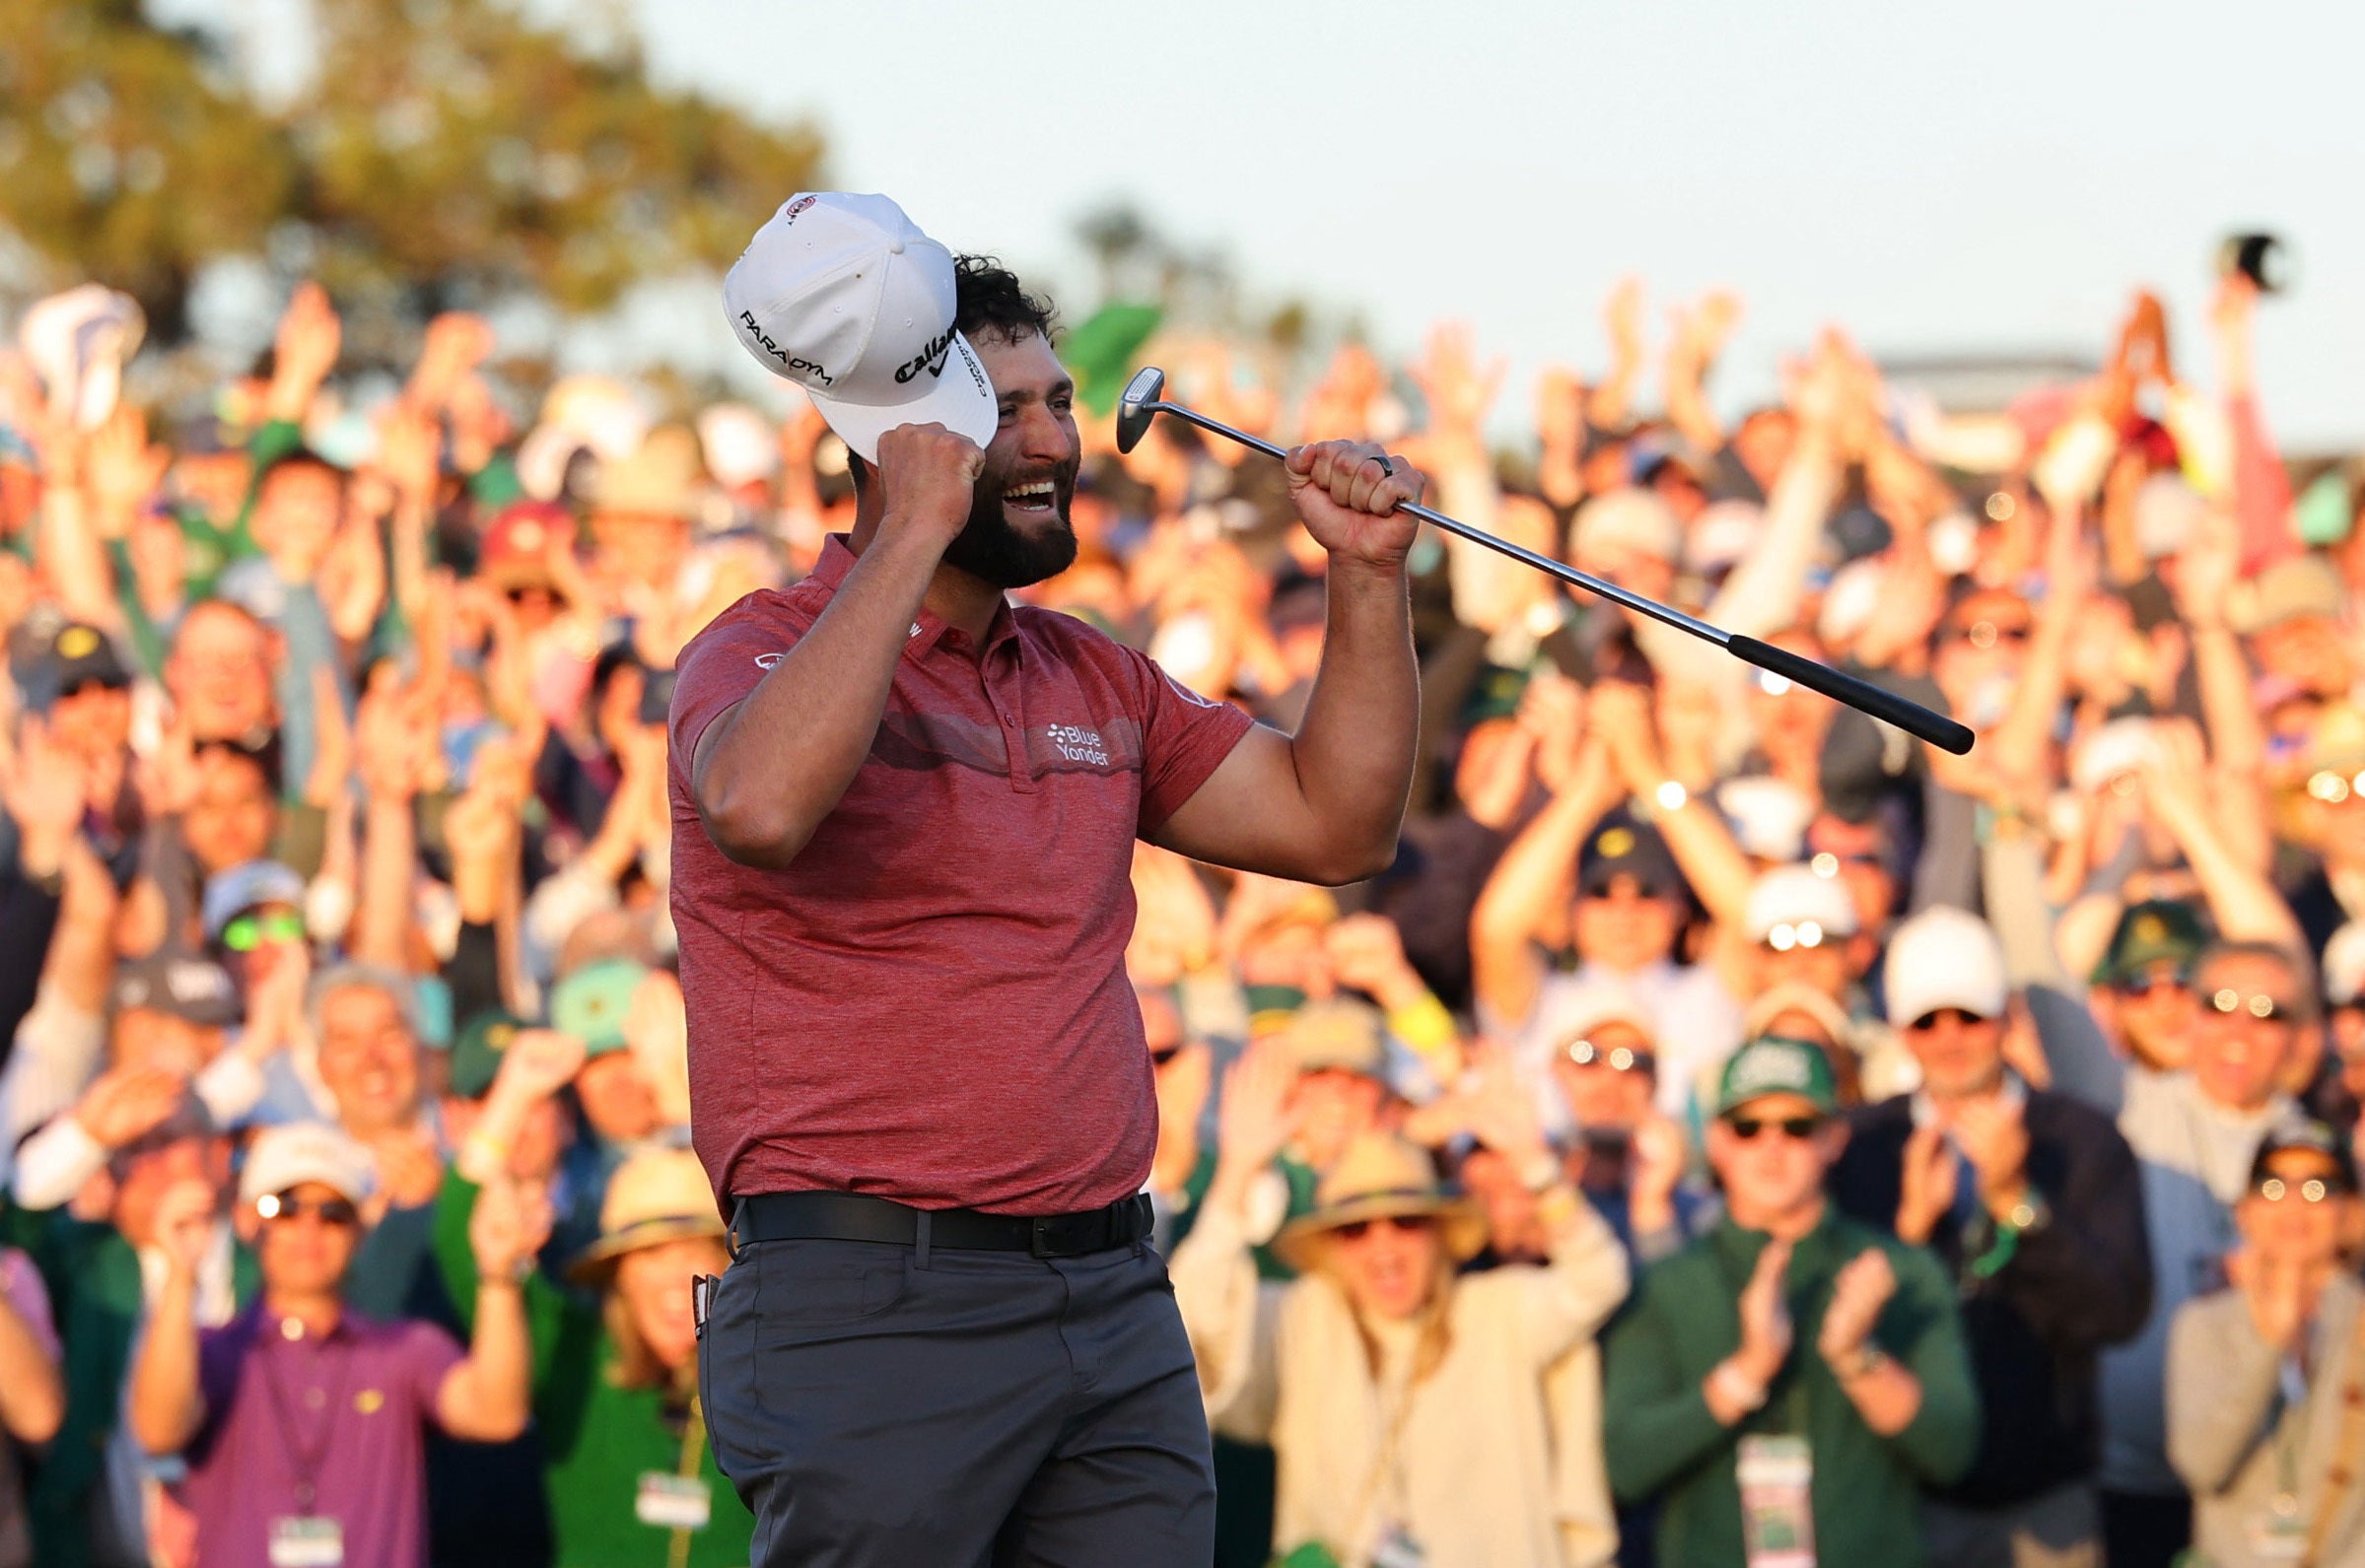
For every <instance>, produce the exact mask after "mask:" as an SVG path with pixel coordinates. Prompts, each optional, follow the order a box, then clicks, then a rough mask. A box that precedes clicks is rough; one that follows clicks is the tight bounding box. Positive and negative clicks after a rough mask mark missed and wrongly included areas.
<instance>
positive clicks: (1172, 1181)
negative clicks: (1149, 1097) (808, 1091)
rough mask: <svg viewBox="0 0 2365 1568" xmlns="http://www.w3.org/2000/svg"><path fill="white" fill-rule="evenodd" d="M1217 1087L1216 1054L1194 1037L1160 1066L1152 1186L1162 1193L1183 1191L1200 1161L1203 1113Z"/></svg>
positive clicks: (1150, 1182)
mask: <svg viewBox="0 0 2365 1568" xmlns="http://www.w3.org/2000/svg"><path fill="white" fill-rule="evenodd" d="M1214 1086H1215V1057H1214V1055H1213V1054H1212V1053H1211V1052H1210V1051H1209V1050H1208V1048H1207V1047H1206V1046H1205V1045H1202V1044H1201V1043H1200V1042H1198V1041H1196V1040H1193V1041H1188V1042H1186V1043H1185V1044H1184V1045H1183V1046H1182V1048H1181V1049H1180V1050H1178V1051H1176V1052H1175V1053H1174V1055H1173V1056H1172V1057H1169V1058H1167V1061H1166V1064H1165V1065H1164V1066H1162V1067H1160V1068H1158V1069H1157V1075H1156V1082H1155V1088H1156V1091H1157V1103H1158V1146H1157V1155H1156V1157H1155V1159H1154V1160H1153V1161H1152V1162H1151V1166H1150V1172H1149V1185H1150V1186H1151V1187H1152V1188H1155V1189H1157V1190H1158V1191H1159V1192H1165V1193H1174V1192H1180V1191H1181V1190H1182V1186H1183V1184H1184V1183H1185V1182H1187V1181H1189V1180H1190V1179H1191V1171H1192V1168H1193V1167H1195V1166H1196V1165H1198V1163H1199V1115H1200V1113H1201V1112H1202V1111H1205V1110H1206V1109H1207V1097H1208V1092H1209V1090H1211V1089H1212V1088H1213V1087H1214Z"/></svg>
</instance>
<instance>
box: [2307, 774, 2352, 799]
mask: <svg viewBox="0 0 2365 1568" xmlns="http://www.w3.org/2000/svg"><path fill="white" fill-rule="evenodd" d="M2308 794H2309V796H2310V797H2311V798H2313V799H2317V800H2321V801H2323V802H2324V803H2325V804H2326V805H2330V806H2336V805H2339V804H2340V803H2341V802H2342V801H2345V800H2353V799H2356V798H2357V797H2359V796H2365V773H2358V774H2337V773H2334V772H2332V770H2330V768H2320V769H2318V770H2317V771H2316V772H2314V773H2312V774H2310V775H2309V776H2308Z"/></svg>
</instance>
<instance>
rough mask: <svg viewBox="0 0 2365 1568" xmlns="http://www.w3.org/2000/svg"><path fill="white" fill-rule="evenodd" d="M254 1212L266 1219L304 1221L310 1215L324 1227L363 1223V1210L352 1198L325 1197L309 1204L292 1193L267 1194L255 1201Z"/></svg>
mask: <svg viewBox="0 0 2365 1568" xmlns="http://www.w3.org/2000/svg"><path fill="white" fill-rule="evenodd" d="M254 1211H255V1212H256V1213H257V1214H260V1215H261V1216H262V1217H263V1218H265V1219H270V1220H285V1219H302V1218H303V1217H304V1216H305V1215H307V1214H310V1215H311V1216H312V1217H313V1218H314V1219H316V1220H318V1221H319V1222H320V1223H321V1224H323V1225H336V1226H349V1225H357V1224H359V1223H361V1217H362V1216H361V1210H360V1209H358V1208H355V1207H354V1206H353V1202H352V1200H351V1199H350V1198H342V1197H324V1198H321V1199H320V1200H319V1201H318V1202H316V1203H307V1202H306V1201H305V1200H304V1199H302V1198H300V1197H298V1196H296V1195H295V1194H293V1193H264V1194H263V1195H262V1196H260V1197H258V1198H256V1199H255V1200H254Z"/></svg>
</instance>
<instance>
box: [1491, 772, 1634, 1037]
mask: <svg viewBox="0 0 2365 1568" xmlns="http://www.w3.org/2000/svg"><path fill="white" fill-rule="evenodd" d="M1624 793H1625V791H1624V788H1623V786H1622V785H1621V784H1620V782H1619V779H1618V770H1617V765H1616V764H1615V763H1614V762H1612V761H1611V759H1610V754H1609V748H1608V747H1607V746H1605V745H1603V744H1602V743H1601V742H1600V741H1598V740H1595V739H1591V738H1588V739H1587V740H1586V741H1585V742H1584V743H1583V745H1582V747H1581V748H1580V749H1579V751H1578V753H1577V761H1576V766H1575V768H1574V769H1573V770H1572V771H1571V772H1570V774H1569V776H1568V780H1567V782H1566V783H1565V784H1564V785H1563V786H1562V787H1561V788H1560V789H1558V790H1557V791H1555V792H1554V794H1553V797H1552V799H1551V801H1550V802H1548V803H1547V804H1546V805H1545V807H1544V809H1543V810H1542V811H1540V812H1538V813H1537V814H1536V817H1535V820H1534V821H1532V822H1530V823H1529V824H1528V825H1527V826H1526V827H1525V828H1524V829H1522V830H1521V831H1520V834H1519V837H1517V838H1516V839H1513V840H1512V841H1511V847H1510V848H1509V849H1507V850H1505V851H1503V852H1502V858H1501V859H1499V860H1497V861H1496V862H1495V869H1494V871H1493V872H1492V873H1490V874H1489V875H1488V877H1487V885H1486V886H1485V887H1484V888H1483V889H1481V890H1480V892H1479V895H1478V904H1477V906H1476V907H1475V908H1473V909H1472V910H1471V912H1470V960H1471V985H1472V988H1473V989H1474V990H1475V992H1476V994H1477V998H1478V1004H1479V1007H1480V1008H1481V1009H1482V1014H1483V1015H1484V1016H1488V1017H1492V1018H1493V1019H1494V1020H1496V1024H1497V1025H1498V1026H1507V1025H1510V1024H1515V1023H1516V1022H1517V1021H1518V1020H1520V1019H1523V1018H1525V1017H1526V1016H1527V1015H1528V1012H1529V1010H1530V1009H1531V1008H1533V1007H1534V1006H1535V1002H1536V991H1537V989H1538V988H1539V987H1540V986H1542V984H1543V982H1544V957H1543V955H1542V954H1541V953H1539V952H1538V951H1537V950H1536V932H1537V931H1538V930H1539V929H1540V928H1542V927H1543V925H1544V924H1545V922H1546V920H1548V919H1549V918H1550V916H1551V914H1552V909H1553V904H1554V903H1555V901H1556V900H1557V901H1564V902H1565V900H1566V899H1567V897H1568V894H1569V877H1570V873H1571V871H1572V870H1573V868H1574V866H1575V865H1576V852H1577V851H1578V849H1580V848H1581V847H1582V846H1583V844H1584V842H1585V835H1586V834H1588V833H1591V832H1592V831H1593V825H1594V824H1595V823H1597V822H1599V821H1600V820H1601V819H1602V817H1603V815H1604V814H1605V813H1607V812H1608V811H1609V809H1610V807H1611V806H1613V805H1615V804H1616V803H1617V802H1618V800H1619V799H1620V798H1621V797H1622V795H1623V794H1624Z"/></svg>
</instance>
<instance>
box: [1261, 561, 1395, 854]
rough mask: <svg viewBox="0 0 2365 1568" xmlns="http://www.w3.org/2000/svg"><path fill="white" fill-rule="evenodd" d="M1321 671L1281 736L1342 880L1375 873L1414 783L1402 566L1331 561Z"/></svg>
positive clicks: (1391, 847)
mask: <svg viewBox="0 0 2365 1568" xmlns="http://www.w3.org/2000/svg"><path fill="white" fill-rule="evenodd" d="M1329 594H1330V620H1329V627H1328V631H1327V633H1326V635H1325V637H1324V640H1323V645H1322V668H1321V671H1320V673H1319V674H1317V675H1316V676H1315V679H1314V691H1313V696H1312V698H1311V699H1310V700H1309V701H1308V702H1307V704H1306V710H1305V718H1304V721H1303V722H1302V723H1300V724H1299V725H1298V726H1297V733H1296V735H1295V736H1294V737H1293V738H1292V739H1291V740H1290V742H1289V751H1290V756H1291V759H1292V761H1293V762H1294V763H1295V765H1296V768H1297V783H1298V787H1299V788H1300V789H1301V790H1302V791H1303V793H1304V795H1305V802H1306V805H1307V807H1308V809H1309V810H1310V811H1311V813H1312V815H1313V817H1314V820H1315V821H1317V822H1319V823H1320V824H1322V827H1323V829H1324V832H1325V837H1326V838H1327V839H1328V840H1329V844H1328V846H1327V847H1328V849H1329V851H1330V853H1329V854H1328V855H1326V856H1325V858H1326V859H1327V860H1329V862H1330V864H1331V867H1332V869H1334V870H1336V871H1339V872H1342V873H1344V874H1343V875H1341V877H1340V878H1339V879H1340V880H1342V881H1354V880H1356V879H1357V878H1359V877H1364V876H1372V875H1376V874H1377V873H1378V872H1380V871H1382V870H1385V869H1386V868H1387V865H1388V862H1389V861H1390V860H1391V859H1392V858H1393V857H1394V855H1395V852H1396V835H1397V831H1398V830H1399V829H1400V828H1401V827H1402V826H1403V825H1404V806H1405V800H1406V797H1407V796H1408V794H1409V793H1410V792H1411V790H1412V786H1413V748H1414V742H1415V740H1416V737H1417V735H1418V733H1419V729H1420V722H1421V671H1420V666H1419V664H1418V663H1417V662H1416V661H1415V659H1414V657H1413V614H1412V597H1411V589H1410V586H1409V579H1407V577H1406V575H1405V572H1404V569H1403V568H1402V567H1401V566H1398V567H1396V568H1394V569H1386V568H1379V567H1372V566H1366V565H1362V564H1359V563H1355V562H1349V561H1345V560H1342V559H1340V558H1338V557H1335V556H1334V557H1333V558H1332V560H1331V569H1330V579H1329Z"/></svg>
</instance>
